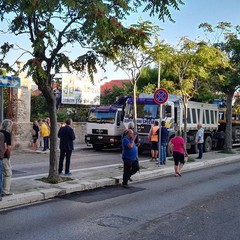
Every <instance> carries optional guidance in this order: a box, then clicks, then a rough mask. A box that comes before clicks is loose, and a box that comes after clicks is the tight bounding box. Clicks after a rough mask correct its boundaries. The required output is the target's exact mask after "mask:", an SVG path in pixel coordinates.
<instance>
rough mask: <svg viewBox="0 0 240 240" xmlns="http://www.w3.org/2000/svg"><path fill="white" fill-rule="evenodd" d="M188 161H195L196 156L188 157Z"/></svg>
mask: <svg viewBox="0 0 240 240" xmlns="http://www.w3.org/2000/svg"><path fill="white" fill-rule="evenodd" d="M187 162H195V158H194V157H188V160H187Z"/></svg>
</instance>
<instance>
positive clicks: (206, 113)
mask: <svg viewBox="0 0 240 240" xmlns="http://www.w3.org/2000/svg"><path fill="white" fill-rule="evenodd" d="M205 115H206V123H207V124H209V123H210V116H209V110H205Z"/></svg>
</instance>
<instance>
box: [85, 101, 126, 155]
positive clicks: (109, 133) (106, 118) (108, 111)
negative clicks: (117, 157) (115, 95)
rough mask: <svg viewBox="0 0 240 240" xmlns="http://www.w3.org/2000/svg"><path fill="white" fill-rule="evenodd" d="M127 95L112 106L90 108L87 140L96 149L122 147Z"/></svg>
mask: <svg viewBox="0 0 240 240" xmlns="http://www.w3.org/2000/svg"><path fill="white" fill-rule="evenodd" d="M126 99H127V97H123V98H121V99H119V100H118V101H117V102H116V103H114V104H113V105H112V106H98V107H93V108H91V109H90V111H89V113H88V117H87V123H86V135H85V142H86V144H87V145H90V144H92V146H93V148H94V149H95V150H101V149H103V148H114V147H121V138H122V134H123V132H124V130H125V126H124V124H123V106H124V104H125V102H126Z"/></svg>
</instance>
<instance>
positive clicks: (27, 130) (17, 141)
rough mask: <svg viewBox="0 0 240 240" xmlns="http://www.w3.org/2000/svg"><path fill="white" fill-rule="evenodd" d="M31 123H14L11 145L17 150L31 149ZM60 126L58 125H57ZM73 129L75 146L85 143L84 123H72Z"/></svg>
mask: <svg viewBox="0 0 240 240" xmlns="http://www.w3.org/2000/svg"><path fill="white" fill-rule="evenodd" d="M32 125H33V123H31V122H30V123H21V122H20V123H18V122H14V128H13V144H14V145H15V148H17V149H23V148H28V147H31V145H32V135H31V129H32ZM59 126H60V124H59ZM72 127H73V129H74V132H75V135H76V140H75V141H74V142H75V143H76V144H80V143H83V144H84V143H85V134H86V123H85V122H83V123H81V122H80V123H79V122H74V123H73V126H72Z"/></svg>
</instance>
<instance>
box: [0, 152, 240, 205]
mask: <svg viewBox="0 0 240 240" xmlns="http://www.w3.org/2000/svg"><path fill="white" fill-rule="evenodd" d="M239 160H240V159H239V156H236V155H235V156H231V157H225V158H218V159H214V160H211V161H208V160H205V161H202V162H192V163H186V164H185V166H184V171H185V172H189V171H191V170H195V169H201V168H206V167H210V166H216V165H221V164H225V163H230V162H234V161H239ZM172 174H173V167H165V168H158V169H153V170H148V171H141V172H140V173H139V174H136V175H134V176H133V179H134V182H140V181H144V180H150V179H154V178H158V177H164V176H169V175H172ZM121 179H122V176H116V177H111V178H103V179H99V180H87V181H86V180H78V179H75V180H73V181H69V182H62V183H59V184H56V185H55V186H54V187H52V188H51V189H41V190H39V191H32V192H29V193H20V194H16V195H12V196H7V197H3V198H2V201H1V202H0V210H4V209H8V208H12V207H16V206H22V205H26V204H31V203H36V202H40V201H44V200H48V199H52V198H55V197H59V196H63V195H66V194H70V193H74V192H82V191H87V190H93V189H96V188H101V187H107V186H114V185H115V186H116V185H119V184H120V182H121Z"/></svg>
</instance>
